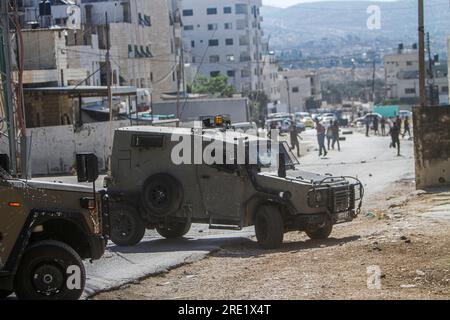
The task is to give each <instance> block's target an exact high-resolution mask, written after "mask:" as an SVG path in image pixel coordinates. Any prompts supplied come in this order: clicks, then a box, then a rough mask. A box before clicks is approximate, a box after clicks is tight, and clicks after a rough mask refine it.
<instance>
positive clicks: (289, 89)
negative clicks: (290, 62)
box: [285, 77, 292, 114]
mask: <svg viewBox="0 0 450 320" xmlns="http://www.w3.org/2000/svg"><path fill="white" fill-rule="evenodd" d="M285 79H286V88H287V96H288V109H289V114H292V107H291V88H290V86H289V78H288V77H285Z"/></svg>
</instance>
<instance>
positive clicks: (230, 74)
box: [227, 70, 236, 78]
mask: <svg viewBox="0 0 450 320" xmlns="http://www.w3.org/2000/svg"><path fill="white" fill-rule="evenodd" d="M227 76H229V77H230V78H234V77H235V76H236V71H234V70H228V71H227Z"/></svg>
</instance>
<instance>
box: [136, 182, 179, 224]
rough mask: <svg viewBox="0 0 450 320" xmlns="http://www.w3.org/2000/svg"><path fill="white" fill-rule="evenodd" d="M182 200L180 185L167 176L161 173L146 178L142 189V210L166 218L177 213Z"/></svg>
mask: <svg viewBox="0 0 450 320" xmlns="http://www.w3.org/2000/svg"><path fill="white" fill-rule="evenodd" d="M182 200H183V190H182V187H181V184H180V183H179V182H178V181H177V180H176V179H175V178H173V177H172V176H170V175H168V174H164V173H161V174H156V175H154V176H152V177H150V178H148V180H147V181H146V182H145V184H144V187H143V189H142V204H143V206H144V208H145V209H146V210H147V212H148V213H149V214H151V215H154V216H157V217H166V216H169V215H171V214H173V213H175V212H177V211H178V210H179V209H180V207H181V203H182Z"/></svg>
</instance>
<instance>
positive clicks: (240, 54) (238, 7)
mask: <svg viewBox="0 0 450 320" xmlns="http://www.w3.org/2000/svg"><path fill="white" fill-rule="evenodd" d="M261 6H262V2H261V0H179V1H178V7H179V10H180V13H181V19H182V23H183V38H185V39H188V40H189V41H188V46H187V48H185V50H186V51H188V52H190V53H191V59H192V60H191V61H190V62H191V63H192V64H195V65H197V66H198V69H199V72H200V74H203V75H205V76H208V77H211V76H215V75H218V74H224V75H227V76H228V78H229V79H230V84H232V85H233V86H234V87H235V88H236V90H237V91H239V92H242V91H249V90H261V89H262V81H261V78H262V77H261V75H262V41H261V37H262V35H263V32H262V30H261V21H262V17H261V16H260V7H261Z"/></svg>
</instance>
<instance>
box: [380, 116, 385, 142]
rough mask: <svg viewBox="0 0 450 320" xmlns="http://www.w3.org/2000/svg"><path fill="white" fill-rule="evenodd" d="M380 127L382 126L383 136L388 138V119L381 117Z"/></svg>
mask: <svg viewBox="0 0 450 320" xmlns="http://www.w3.org/2000/svg"><path fill="white" fill-rule="evenodd" d="M380 126H381V135H382V136H383V137H385V136H386V118H385V117H381V120H380Z"/></svg>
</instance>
